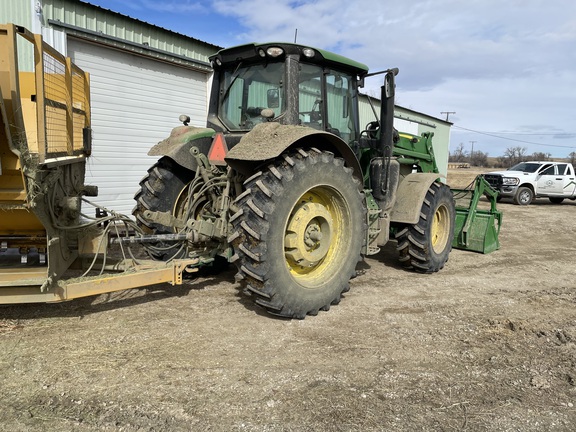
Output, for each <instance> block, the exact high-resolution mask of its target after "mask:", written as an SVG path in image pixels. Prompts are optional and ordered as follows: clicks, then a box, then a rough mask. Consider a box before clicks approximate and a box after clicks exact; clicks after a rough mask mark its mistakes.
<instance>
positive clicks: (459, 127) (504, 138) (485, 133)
mask: <svg viewBox="0 0 576 432" xmlns="http://www.w3.org/2000/svg"><path fill="white" fill-rule="evenodd" d="M452 127H454V128H456V129H462V130H465V131H468V132H473V133H477V134H480V135H487V136H491V137H493V138H500V139H503V140H508V141H515V142H520V143H524V144H532V145H537V146H542V147H561V148H569V149H574V148H576V145H571V146H567V145H557V144H543V143H537V142H533V141H526V140H520V139H516V138H509V137H505V136H502V135H496V134H494V133H491V132H482V131H477V130H474V129H468V128H465V127H462V126H456V125H452Z"/></svg>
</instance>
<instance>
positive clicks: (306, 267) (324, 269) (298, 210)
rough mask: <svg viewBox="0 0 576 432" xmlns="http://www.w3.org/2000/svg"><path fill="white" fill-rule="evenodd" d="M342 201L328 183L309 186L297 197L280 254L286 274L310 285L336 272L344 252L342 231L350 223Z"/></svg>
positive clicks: (316, 283) (307, 285)
mask: <svg viewBox="0 0 576 432" xmlns="http://www.w3.org/2000/svg"><path fill="white" fill-rule="evenodd" d="M346 209H347V206H346V201H345V200H344V198H343V197H342V196H341V195H340V193H339V192H338V191H336V190H335V189H333V188H331V187H328V186H317V187H314V188H312V189H310V190H309V191H308V192H306V193H305V194H304V195H302V196H301V197H300V199H298V201H297V202H296V204H295V205H294V207H293V208H292V211H291V213H290V216H289V218H288V221H287V223H286V229H285V234H284V255H285V258H286V265H287V267H288V270H289V272H290V274H291V275H292V276H293V277H294V278H296V279H297V280H298V282H300V284H302V285H304V286H306V287H309V288H313V287H314V286H315V285H318V284H319V283H320V282H321V281H322V280H323V279H325V278H326V277H327V276H328V274H329V273H332V272H336V271H337V269H336V267H338V266H339V261H340V260H339V257H341V256H342V254H345V253H346V251H345V250H344V249H345V247H344V244H345V234H344V233H345V232H349V230H348V229H347V227H348V226H349V224H350V217H349V215H348V212H347V210H346Z"/></svg>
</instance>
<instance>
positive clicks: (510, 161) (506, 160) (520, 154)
mask: <svg viewBox="0 0 576 432" xmlns="http://www.w3.org/2000/svg"><path fill="white" fill-rule="evenodd" d="M526 159H527V158H526V147H508V148H507V149H506V150H505V151H504V155H503V156H500V157H498V163H499V164H500V165H501V166H503V167H506V168H510V167H511V166H513V165H516V164H517V163H520V162H524V161H525V160H526Z"/></svg>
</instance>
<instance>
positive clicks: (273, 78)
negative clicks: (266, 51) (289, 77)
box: [218, 63, 284, 130]
mask: <svg viewBox="0 0 576 432" xmlns="http://www.w3.org/2000/svg"><path fill="white" fill-rule="evenodd" d="M223 73H224V76H223V79H222V81H221V82H222V85H221V87H220V103H219V107H218V116H219V117H220V120H222V122H223V123H224V124H225V125H226V127H227V128H229V129H230V130H250V129H252V128H253V127H254V125H255V124H257V123H262V122H264V121H266V119H265V118H264V117H262V116H261V115H260V114H261V112H262V110H263V109H266V108H269V109H272V110H273V111H274V117H277V116H279V115H280V113H281V112H282V110H283V109H284V107H283V106H284V90H283V86H282V83H283V76H284V63H268V64H257V65H247V66H242V65H240V66H239V67H237V68H235V69H230V70H226V71H224V72H223Z"/></svg>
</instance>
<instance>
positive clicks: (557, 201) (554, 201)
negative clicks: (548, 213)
mask: <svg viewBox="0 0 576 432" xmlns="http://www.w3.org/2000/svg"><path fill="white" fill-rule="evenodd" d="M548 199H549V200H550V202H551V203H552V204H562V202H563V201H564V198H561V197H548Z"/></svg>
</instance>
